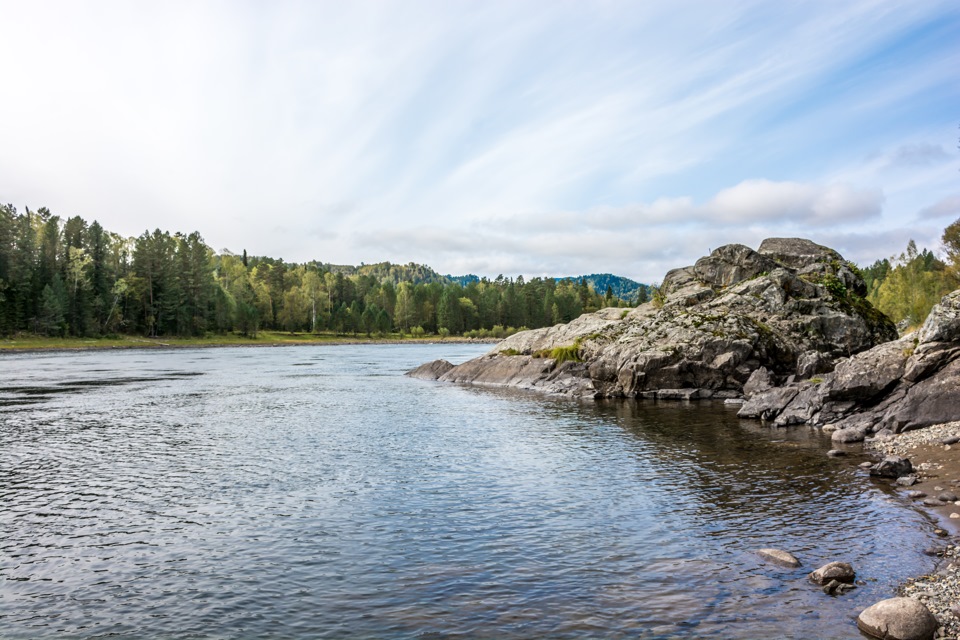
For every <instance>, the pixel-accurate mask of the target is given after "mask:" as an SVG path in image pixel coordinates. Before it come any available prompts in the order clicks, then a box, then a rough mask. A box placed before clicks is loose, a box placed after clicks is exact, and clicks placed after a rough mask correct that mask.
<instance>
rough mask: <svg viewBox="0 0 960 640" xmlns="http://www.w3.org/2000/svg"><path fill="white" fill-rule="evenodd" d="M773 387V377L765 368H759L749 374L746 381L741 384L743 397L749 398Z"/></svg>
mask: <svg viewBox="0 0 960 640" xmlns="http://www.w3.org/2000/svg"><path fill="white" fill-rule="evenodd" d="M772 386H773V375H772V374H771V373H770V371H769V369H767V368H766V367H760V368H759V369H757V370H756V371H754V372H753V373H751V374H750V377H749V378H747V381H746V382H745V383H743V395H744V396H745V397H746V398H748V399H749V398H750V397H751V396H753V395H756V394H757V393H760V392H762V391H766V390H767V389H769V388H771V387H772Z"/></svg>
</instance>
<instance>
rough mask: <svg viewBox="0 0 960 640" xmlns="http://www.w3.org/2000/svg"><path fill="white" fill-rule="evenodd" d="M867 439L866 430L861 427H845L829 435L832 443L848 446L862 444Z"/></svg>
mask: <svg viewBox="0 0 960 640" xmlns="http://www.w3.org/2000/svg"><path fill="white" fill-rule="evenodd" d="M866 437H867V430H866V429H865V428H862V427H847V428H846V429H837V430H836V431H834V432H833V433H832V434H831V435H830V439H831V440H832V441H834V442H839V443H842V444H850V443H852V442H863V440H864V438H866Z"/></svg>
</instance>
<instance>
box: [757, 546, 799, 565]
mask: <svg viewBox="0 0 960 640" xmlns="http://www.w3.org/2000/svg"><path fill="white" fill-rule="evenodd" d="M757 555H758V556H760V557H761V558H763V559H764V560H767V561H769V562H772V563H773V564H776V565H779V566H781V567H787V568H788V569H796V568H797V567H799V566H800V561H799V560H797V557H796V556H794V555H793V554H792V553H790V552H788V551H782V550H781V549H757Z"/></svg>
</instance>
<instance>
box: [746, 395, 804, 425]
mask: <svg viewBox="0 0 960 640" xmlns="http://www.w3.org/2000/svg"><path fill="white" fill-rule="evenodd" d="M798 392H799V390H798V389H797V388H796V387H774V388H773V389H767V390H766V391H761V392H760V393H757V394H756V395H754V396H753V397H751V398H750V399H749V400H747V401H746V402H745V403H744V404H743V406H742V407H740V411H738V412H737V415H738V416H740V417H741V418H760V419H761V420H773V419H774V418H776V417H777V415H779V414H780V412H781V411H783V410H784V409H785V408H786V407H787V405H788V404H790V401H791V400H793V399H794V397H796V395H797V393H798Z"/></svg>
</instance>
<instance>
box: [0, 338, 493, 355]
mask: <svg viewBox="0 0 960 640" xmlns="http://www.w3.org/2000/svg"><path fill="white" fill-rule="evenodd" d="M105 340H109V342H107V343H106V344H77V345H60V344H57V345H50V346H27V347H17V346H7V345H6V344H5V342H6V341H4V340H0V357H3V355H4V354H7V353H9V354H29V353H73V352H83V351H111V350H127V349H130V350H134V349H145V350H148V349H223V348H229V347H241V348H252V347H256V348H260V347H303V346H314V347H323V346H332V347H337V346H350V345H363V344H375V345H391V344H398V345H399V344H496V343H498V342H500V341H501V338H463V337H456V336H455V337H449V338H440V337H437V336H431V337H426V338H369V339H365V338H352V337H344V338H323V339H308V340H297V339H295V338H294V339H290V340H275V341H269V342H268V341H263V342H258V341H256V339H252V340H251V341H250V342H243V341H236V342H227V341H224V342H217V341H210V342H196V343H190V342H182V343H178V342H177V341H176V340H171V341H169V342H164V341H162V339H159V338H127V339H123V340H122V341H120V342H119V343H118V342H117V341H116V340H115V339H105ZM90 342H93V343H96V342H97V340H96V339H90Z"/></svg>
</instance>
